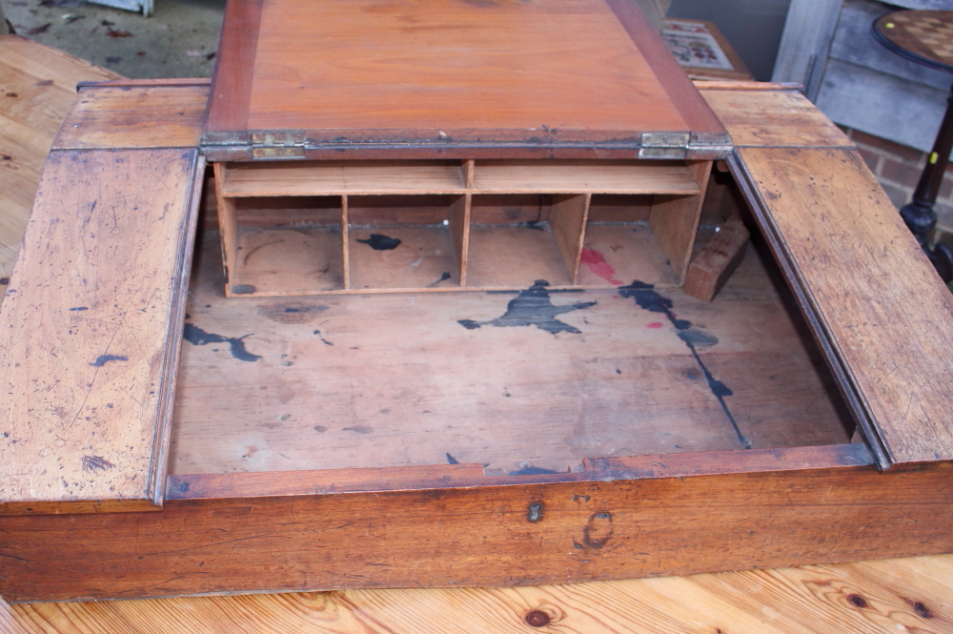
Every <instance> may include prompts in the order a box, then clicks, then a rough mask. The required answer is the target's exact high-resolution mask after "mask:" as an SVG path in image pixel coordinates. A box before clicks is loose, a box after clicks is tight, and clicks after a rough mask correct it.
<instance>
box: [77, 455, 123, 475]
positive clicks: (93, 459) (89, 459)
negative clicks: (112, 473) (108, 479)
mask: <svg viewBox="0 0 953 634" xmlns="http://www.w3.org/2000/svg"><path fill="white" fill-rule="evenodd" d="M115 466H116V465H114V464H113V463H111V462H109V461H108V460H106V459H105V458H103V457H102V456H83V471H90V472H92V471H105V470H106V469H112V468H114V467H115Z"/></svg>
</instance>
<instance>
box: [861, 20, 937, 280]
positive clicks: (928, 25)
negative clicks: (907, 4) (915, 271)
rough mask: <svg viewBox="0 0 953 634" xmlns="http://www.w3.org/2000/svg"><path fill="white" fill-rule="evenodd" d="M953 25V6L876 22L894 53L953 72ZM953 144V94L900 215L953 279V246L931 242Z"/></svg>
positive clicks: (879, 33) (880, 35)
mask: <svg viewBox="0 0 953 634" xmlns="http://www.w3.org/2000/svg"><path fill="white" fill-rule="evenodd" d="M949 29H953V11H898V12H896V13H890V14H888V15H885V16H883V17H881V18H879V19H877V21H875V22H874V24H873V34H874V37H875V39H877V41H879V42H880V43H881V44H883V45H884V46H885V47H887V48H888V49H890V50H891V51H893V52H894V53H896V54H898V55H900V56H902V57H905V58H906V59H909V60H911V61H913V62H916V63H918V64H923V65H924V66H929V67H931V68H936V69H939V70H945V71H947V72H953V64H951V62H953V57H951V54H953V51H948V50H946V48H945V45H944V44H942V41H941V36H942V35H943V34H945V33H946V31H947V30H949ZM951 150H953V95H951V97H950V98H949V99H948V100H947V107H946V114H945V115H944V116H943V123H942V124H940V131H939V132H938V133H937V135H936V140H935V141H934V142H933V149H932V151H931V152H930V156H929V157H928V159H927V164H926V167H924V168H923V174H922V175H921V176H920V182H919V183H917V189H916V191H914V193H913V201H912V202H910V203H908V204H906V205H904V206H903V208H902V209H901V210H900V215H901V217H902V218H903V221H904V222H905V223H906V225H907V227H909V228H910V231H911V232H913V235H914V236H916V238H917V242H919V243H920V246H922V247H923V250H924V252H925V253H926V254H927V257H929V258H930V262H932V263H933V266H934V267H935V268H936V270H937V273H939V274H940V277H941V278H942V279H943V281H944V282H946V283H949V282H951V281H953V250H951V249H950V248H949V247H948V246H946V245H945V244H938V245H936V246H935V247H932V248H931V247H930V244H929V243H930V239H931V237H932V235H933V230H934V228H935V227H936V212H935V211H933V205H934V203H936V197H937V193H938V192H939V191H940V185H941V184H942V182H943V174H944V173H945V172H946V166H947V163H948V162H949V157H950V151H951Z"/></svg>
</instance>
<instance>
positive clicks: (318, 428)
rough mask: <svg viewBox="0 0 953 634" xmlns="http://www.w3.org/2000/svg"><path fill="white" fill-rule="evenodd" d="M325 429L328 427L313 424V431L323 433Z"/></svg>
mask: <svg viewBox="0 0 953 634" xmlns="http://www.w3.org/2000/svg"><path fill="white" fill-rule="evenodd" d="M327 430H328V428H327V427H325V426H324V425H315V426H314V431H316V432H318V433H319V434H323V433H324V432H326V431H327Z"/></svg>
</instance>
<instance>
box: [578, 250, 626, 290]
mask: <svg viewBox="0 0 953 634" xmlns="http://www.w3.org/2000/svg"><path fill="white" fill-rule="evenodd" d="M579 261H580V262H581V263H583V264H585V265H586V266H588V267H589V270H590V271H592V272H593V273H595V274H596V275H598V276H599V277H601V278H602V279H604V280H605V281H607V282H609V283H610V284H614V285H616V286H622V282H620V281H619V280H617V279H615V269H614V268H612V267H611V266H609V263H608V262H606V259H605V257H603V255H602V254H601V253H599V252H598V251H593V250H592V249H587V248H586V247H583V248H582V255H581V257H580V258H579Z"/></svg>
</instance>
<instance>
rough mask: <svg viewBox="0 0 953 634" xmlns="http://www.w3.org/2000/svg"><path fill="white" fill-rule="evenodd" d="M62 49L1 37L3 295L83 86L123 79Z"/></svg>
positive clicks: (0, 249)
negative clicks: (47, 165)
mask: <svg viewBox="0 0 953 634" xmlns="http://www.w3.org/2000/svg"><path fill="white" fill-rule="evenodd" d="M119 78H120V75H117V74H116V73H114V72H112V71H109V70H106V69H105V68H98V67H96V66H93V65H92V64H90V63H89V62H85V61H83V60H81V59H77V58H75V57H73V56H71V55H67V54H66V53H63V52H61V51H57V50H56V49H52V48H49V47H47V46H43V45H42V44H38V43H36V42H33V41H31V40H28V39H25V38H22V37H18V36H16V35H4V36H0V175H2V181H0V182H2V186H0V209H3V217H2V218H0V295H2V292H3V291H5V290H6V280H7V278H9V277H10V273H12V272H13V262H14V261H15V260H16V258H17V251H18V249H19V246H20V236H22V235H23V229H24V228H25V227H26V221H27V218H29V216H30V208H31V207H32V206H33V197H34V196H36V189H37V187H39V184H40V174H41V173H42V171H43V163H44V162H45V161H46V155H47V153H48V152H49V151H50V146H51V145H52V144H53V138H54V137H55V136H56V131H57V130H59V127H60V124H61V123H62V122H63V117H65V116H66V114H67V113H68V112H69V111H70V108H71V107H72V106H73V102H74V101H75V100H76V89H75V87H76V84H77V83H79V82H81V81H106V80H110V79H119Z"/></svg>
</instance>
